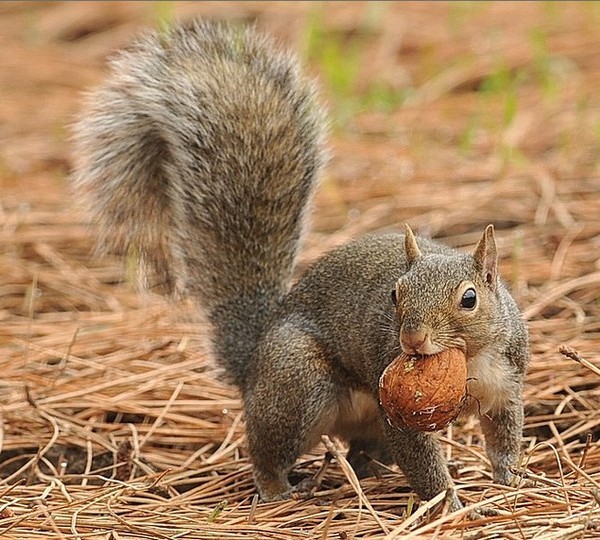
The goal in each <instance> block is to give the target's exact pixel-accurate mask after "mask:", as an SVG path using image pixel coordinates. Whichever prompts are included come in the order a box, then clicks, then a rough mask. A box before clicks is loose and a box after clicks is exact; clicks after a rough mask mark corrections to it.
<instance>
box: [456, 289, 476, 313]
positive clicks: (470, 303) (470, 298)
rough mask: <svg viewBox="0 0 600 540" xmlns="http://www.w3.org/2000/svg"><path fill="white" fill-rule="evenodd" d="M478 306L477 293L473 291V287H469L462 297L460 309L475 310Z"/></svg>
mask: <svg viewBox="0 0 600 540" xmlns="http://www.w3.org/2000/svg"><path fill="white" fill-rule="evenodd" d="M476 305H477V293H476V292H475V289H473V288H472V287H469V288H468V289H467V290H466V291H465V292H464V293H463V295H462V298H461V299H460V307H461V308H463V309H468V310H471V309H475V306H476Z"/></svg>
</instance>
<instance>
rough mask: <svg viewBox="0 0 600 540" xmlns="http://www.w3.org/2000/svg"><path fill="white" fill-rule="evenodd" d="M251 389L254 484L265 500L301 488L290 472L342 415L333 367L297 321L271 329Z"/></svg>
mask: <svg viewBox="0 0 600 540" xmlns="http://www.w3.org/2000/svg"><path fill="white" fill-rule="evenodd" d="M255 360H256V368H257V369H256V372H255V374H254V376H253V377H252V380H250V381H249V384H248V386H247V388H246V391H245V395H244V400H245V414H246V433H247V440H248V448H249V452H250V458H251V460H252V463H253V466H254V480H255V483H256V487H257V489H258V492H259V494H260V496H261V498H262V500H264V501H272V500H280V499H286V498H290V497H292V496H294V495H295V494H296V492H297V491H299V490H302V489H303V486H304V485H305V484H302V483H301V485H300V487H299V489H295V488H294V487H292V486H291V484H290V482H289V480H288V474H289V472H290V470H291V469H292V467H293V466H294V463H295V462H296V460H297V459H298V458H299V457H300V455H301V454H302V453H304V452H306V451H308V450H310V449H311V448H312V447H314V446H316V444H317V443H318V442H319V441H320V440H321V435H322V434H323V433H327V432H328V431H329V430H330V427H331V425H332V424H333V422H334V420H335V417H336V415H337V409H338V403H337V399H336V392H335V386H334V382H333V378H332V374H331V367H330V365H329V364H328V362H327V361H326V356H325V353H324V351H323V349H322V347H321V346H320V344H319V342H318V340H317V339H316V338H314V337H313V336H311V335H310V334H309V333H307V332H306V331H305V330H302V329H301V328H298V327H296V326H295V325H293V324H292V323H289V322H288V323H285V324H283V325H280V326H278V327H277V328H275V329H272V330H271V331H269V332H268V333H267V335H266V337H265V339H263V340H262V343H261V345H260V346H259V350H258V353H257V357H256V359H255Z"/></svg>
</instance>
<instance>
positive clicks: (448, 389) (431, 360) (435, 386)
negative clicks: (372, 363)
mask: <svg viewBox="0 0 600 540" xmlns="http://www.w3.org/2000/svg"><path fill="white" fill-rule="evenodd" d="M466 386H467V359H466V357H465V354H464V353H463V352H462V351H461V350H460V349H446V350H444V351H442V352H440V353H438V354H432V355H428V356H411V355H407V354H404V353H402V354H401V355H400V356H398V357H397V358H395V359H394V361H393V362H392V363H391V364H390V365H389V366H388V367H387V368H386V369H385V371H384V372H383V374H382V375H381V378H380V379H379V399H380V401H381V405H382V406H383V408H384V410H385V412H386V414H387V417H388V419H389V421H390V423H391V424H392V425H393V426H395V427H397V428H400V429H402V428H406V427H408V428H412V429H415V430H418V431H438V430H440V429H443V428H445V427H446V426H447V425H448V424H450V423H451V422H452V421H453V420H454V419H455V418H456V417H457V416H458V414H459V413H460V408H461V405H462V403H463V400H464V397H465V394H466Z"/></svg>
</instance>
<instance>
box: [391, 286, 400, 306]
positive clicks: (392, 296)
mask: <svg viewBox="0 0 600 540" xmlns="http://www.w3.org/2000/svg"><path fill="white" fill-rule="evenodd" d="M390 296H391V298H392V304H394V305H395V306H396V305H398V295H397V294H396V289H392V293H391V295H390Z"/></svg>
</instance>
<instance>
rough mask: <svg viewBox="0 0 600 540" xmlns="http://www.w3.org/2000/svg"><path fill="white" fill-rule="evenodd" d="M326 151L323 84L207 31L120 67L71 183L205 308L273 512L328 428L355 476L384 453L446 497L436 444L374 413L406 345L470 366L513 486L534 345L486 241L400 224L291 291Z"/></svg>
mask: <svg viewBox="0 0 600 540" xmlns="http://www.w3.org/2000/svg"><path fill="white" fill-rule="evenodd" d="M325 138H326V115H325V113H324V111H323V109H322V108H321V106H320V105H319V103H318V99H317V95H316V90H315V86H314V83H313V82H312V81H310V80H308V79H306V78H305V77H304V76H303V74H302V73H301V72H300V69H299V66H298V62H297V60H296V59H295V58H294V57H293V56H292V55H290V54H289V53H286V52H282V51H280V50H278V48H277V47H275V46H274V45H273V43H272V41H271V40H269V39H268V38H266V37H264V36H261V35H259V34H257V33H256V32H255V31H253V30H249V29H241V28H234V27H231V26H228V25H225V24H217V23H209V22H202V21H197V22H194V23H193V24H190V25H186V26H182V25H176V26H175V27H174V28H172V29H170V30H168V31H164V32H160V33H159V32H155V33H152V32H151V33H148V34H146V35H145V36H143V37H142V38H141V39H139V40H138V41H137V42H136V43H134V44H133V45H132V46H131V47H130V48H129V49H127V50H125V51H122V52H121V53H119V54H118V55H117V56H116V57H115V58H114V59H113V60H112V62H111V73H110V75H109V76H108V78H107V80H106V81H105V83H104V84H103V85H102V86H101V87H100V88H99V89H97V90H95V91H94V92H92V93H91V94H90V95H89V96H88V99H87V103H86V105H85V107H84V110H83V112H82V115H81V117H80V118H79V120H78V121H77V123H76V125H75V127H74V150H75V151H74V156H75V168H74V173H73V175H72V183H73V186H74V190H75V193H76V195H77V197H79V198H80V199H81V200H82V201H84V202H85V203H86V205H87V208H88V211H89V213H90V216H91V218H92V219H93V220H94V221H95V222H96V223H97V225H98V230H99V245H100V246H104V248H106V249H111V250H118V251H120V252H123V253H130V254H131V253H133V254H135V256H136V258H137V259H138V260H139V261H140V262H141V264H142V266H143V267H144V268H145V269H146V271H147V275H148V276H150V277H149V278H148V279H150V280H152V282H153V283H159V284H160V285H161V286H162V287H163V289H164V291H165V292H166V293H175V292H176V293H184V294H186V295H190V296H191V297H193V298H194V299H195V300H196V301H197V304H198V306H199V309H200V310H201V311H202V312H203V313H204V314H205V315H206V317H207V319H208V321H209V322H210V325H211V328H212V334H211V336H212V340H213V346H214V355H215V358H216V359H217V361H218V362H219V363H220V365H222V366H223V367H224V370H225V372H226V374H227V376H228V377H229V379H230V381H231V382H232V383H234V384H235V385H236V386H237V387H238V388H239V389H240V392H241V395H242V398H243V403H244V411H245V419H246V430H247V444H248V450H249V454H250V458H251V461H252V464H253V470H254V479H255V483H256V487H257V490H258V492H259V494H260V496H261V498H262V499H263V500H266V501H270V500H278V499H284V498H287V497H290V496H292V495H293V494H294V493H297V492H299V491H301V490H302V489H305V488H306V486H305V485H300V487H298V486H296V487H294V486H292V485H291V484H290V482H289V480H288V474H289V473H290V470H291V469H292V467H293V465H294V463H295V461H296V460H297V459H298V457H299V456H300V455H301V454H302V453H303V452H306V451H308V450H310V449H311V448H312V447H314V446H315V445H316V444H317V443H318V442H319V441H320V439H321V436H322V434H329V435H331V436H334V437H338V438H340V439H342V440H344V441H346V442H347V443H348V444H349V451H348V460H349V462H350V463H351V465H352V466H353V467H354V469H355V470H356V472H357V474H358V476H359V477H364V476H368V475H370V473H371V471H372V468H371V467H370V465H371V461H370V460H371V459H375V460H379V461H381V462H384V463H391V462H395V463H396V464H397V465H398V466H399V467H400V469H401V470H402V471H403V473H404V474H405V476H406V478H407V480H408V482H409V483H410V485H411V487H412V488H413V489H414V491H415V492H416V493H417V495H418V496H419V497H420V498H422V499H430V498H432V497H434V496H435V495H436V494H438V493H440V492H442V491H444V490H447V489H449V488H450V487H451V486H452V480H451V477H450V474H449V472H448V467H447V464H446V462H445V460H444V457H443V455H442V452H441V450H440V443H439V441H438V438H437V437H436V436H435V435H432V434H429V433H422V432H417V431H413V430H411V429H404V430H399V429H396V428H394V427H392V426H391V425H390V424H389V423H388V422H387V420H386V417H385V413H384V411H383V409H382V407H381V405H380V403H379V396H378V382H379V378H380V376H381V374H382V372H383V370H384V369H385V367H386V366H387V365H388V364H390V362H391V361H392V360H393V359H394V358H395V357H396V356H397V355H398V354H399V353H400V352H401V351H402V350H403V351H405V352H407V353H410V354H415V355H428V354H434V353H437V352H440V351H442V350H444V349H446V348H449V347H458V348H460V349H462V350H463V351H464V352H465V353H466V356H467V361H468V376H469V378H470V380H471V382H470V385H469V392H470V394H471V395H472V396H473V398H474V402H475V403H476V406H474V407H471V409H470V410H469V411H466V412H467V413H470V414H477V415H479V417H480V420H481V425H482V430H483V433H484V435H485V439H486V449H487V455H488V456H489V459H490V461H491V465H492V471H493V479H494V481H496V482H499V483H502V484H508V483H509V482H510V481H511V474H512V473H511V470H510V468H511V466H514V465H515V464H516V462H517V460H518V456H519V452H520V444H521V437H522V424H523V403H522V385H523V378H524V374H525V371H526V367H527V364H528V359H529V345H528V334H527V331H526V328H525V326H524V324H523V322H522V320H521V317H520V314H519V311H518V309H517V306H516V304H515V302H514V300H513V299H512V297H511V296H510V294H509V292H508V291H507V289H506V287H505V285H504V284H503V283H502V281H501V280H500V278H499V276H498V270H497V253H496V243H495V239H494V231H493V228H492V227H491V226H488V227H487V228H486V230H485V232H484V234H483V235H482V237H481V240H480V241H479V243H478V245H477V247H476V248H475V250H474V252H473V253H472V254H466V253H463V252H460V251H458V250H455V249H451V248H449V247H446V246H443V245H441V244H438V243H436V242H433V241H431V240H428V239H425V238H419V239H418V240H417V239H416V238H415V237H414V235H413V234H412V232H411V231H410V229H409V228H408V227H407V229H406V232H405V234H400V233H397V234H394V233H388V234H382V235H369V236H365V237H363V238H360V239H358V240H355V241H352V242H350V243H348V244H347V245H344V246H342V247H340V248H337V249H335V250H333V251H331V252H329V253H327V254H326V255H325V256H324V257H322V258H321V259H320V260H318V261H317V262H316V263H315V264H314V265H313V266H312V267H311V268H310V269H309V270H308V271H306V273H305V274H304V275H303V276H302V277H301V278H300V279H299V281H298V282H297V283H296V284H294V285H293V286H292V283H291V281H292V274H293V271H294V269H295V261H296V256H297V252H298V249H299V245H300V243H301V240H302V237H303V232H304V229H305V221H306V219H305V218H306V215H307V213H308V211H309V210H310V206H311V200H312V196H313V193H314V191H315V186H316V183H317V178H318V176H319V173H320V171H321V169H322V167H323V166H324V162H325V150H324V147H325ZM451 493H453V492H452V491H451ZM451 507H452V508H453V509H457V508H460V507H461V503H460V501H459V499H458V497H456V495H455V494H453V495H452V500H451Z"/></svg>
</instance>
